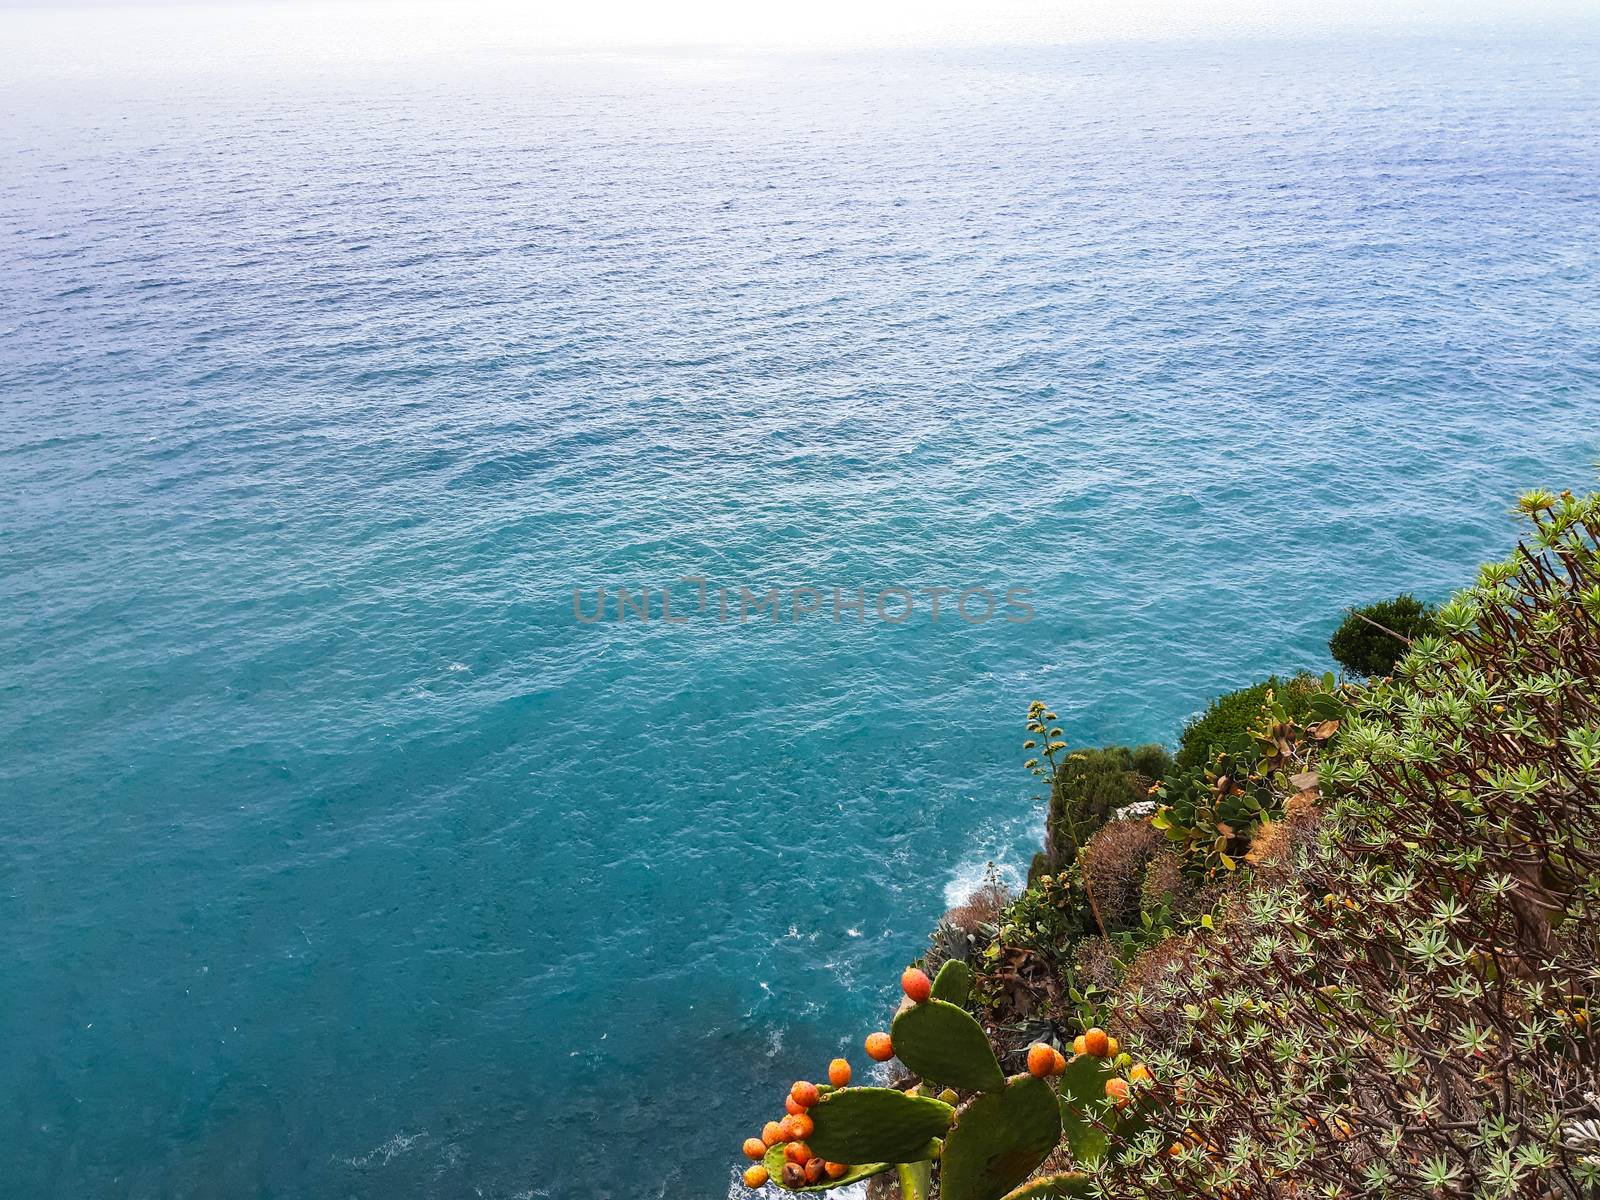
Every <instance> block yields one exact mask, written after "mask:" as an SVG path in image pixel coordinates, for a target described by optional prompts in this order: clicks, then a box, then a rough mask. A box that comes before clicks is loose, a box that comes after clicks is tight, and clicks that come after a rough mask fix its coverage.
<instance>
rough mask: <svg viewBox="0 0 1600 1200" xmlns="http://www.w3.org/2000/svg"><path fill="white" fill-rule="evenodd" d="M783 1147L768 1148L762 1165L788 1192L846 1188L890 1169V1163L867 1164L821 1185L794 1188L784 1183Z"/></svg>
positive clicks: (773, 1179)
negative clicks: (847, 1185)
mask: <svg viewBox="0 0 1600 1200" xmlns="http://www.w3.org/2000/svg"><path fill="white" fill-rule="evenodd" d="M783 1147H784V1143H783V1142H779V1143H778V1144H777V1145H776V1146H769V1147H767V1156H766V1158H764V1159H763V1160H762V1164H763V1165H764V1166H765V1167H766V1168H767V1176H768V1178H770V1179H771V1180H772V1183H773V1185H774V1186H776V1187H780V1188H782V1189H783V1190H784V1191H786V1192H826V1191H830V1190H832V1189H833V1188H841V1187H844V1186H845V1184H847V1183H856V1182H859V1181H860V1180H863V1179H866V1178H868V1177H869V1176H872V1175H876V1174H877V1173H878V1172H879V1171H887V1170H888V1169H889V1164H888V1163H867V1164H866V1165H865V1166H860V1167H851V1168H850V1169H849V1170H848V1171H846V1172H845V1173H844V1174H843V1175H841V1176H840V1177H839V1178H838V1179H823V1181H822V1182H821V1183H808V1184H806V1185H805V1186H804V1187H797V1188H792V1187H789V1186H788V1185H787V1184H785V1183H784V1182H783V1164H784V1157H783Z"/></svg>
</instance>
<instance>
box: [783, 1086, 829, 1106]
mask: <svg viewBox="0 0 1600 1200" xmlns="http://www.w3.org/2000/svg"><path fill="white" fill-rule="evenodd" d="M789 1099H791V1100H793V1101H794V1102H795V1103H796V1104H798V1105H800V1106H801V1107H802V1108H810V1107H811V1106H812V1105H813V1104H815V1103H816V1102H817V1101H818V1100H821V1099H822V1093H821V1092H819V1091H817V1085H816V1084H814V1083H807V1082H806V1081H805V1080H804V1079H802V1080H799V1081H798V1082H796V1084H795V1085H794V1086H793V1087H792V1088H790V1089H789Z"/></svg>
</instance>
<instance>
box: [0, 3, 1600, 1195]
mask: <svg viewBox="0 0 1600 1200" xmlns="http://www.w3.org/2000/svg"><path fill="white" fill-rule="evenodd" d="M8 19H11V18H9V17H6V16H5V15H4V14H0V21H5V20H8ZM174 57H175V58H182V59H183V60H184V64H185V65H184V68H183V69H182V70H178V69H177V68H174V71H175V73H174V74H172V75H165V74H159V73H157V74H148V75H140V74H136V73H129V74H112V75H110V76H105V77H101V76H99V75H96V74H93V73H92V72H89V73H86V72H85V71H78V70H75V69H71V68H68V67H60V68H59V69H57V67H58V66H59V64H53V63H46V64H45V65H43V66H37V64H36V66H37V69H36V70H33V71H32V72H31V73H30V71H27V70H24V71H23V72H22V73H21V74H20V76H18V77H15V78H13V79H12V81H10V82H0V116H3V119H0V555H3V573H0V664H3V672H0V731H3V735H0V736H3V741H0V747H3V748H0V796H3V802H0V962H3V963H4V964H5V965H4V984H3V986H0V1148H3V1149H0V1194H4V1195H7V1196H19V1197H20V1196H28V1197H45V1196H63V1197H65V1196H71V1197H78V1198H81V1197H99V1196H106V1197H169V1196H246V1195H248V1196H261V1197H291V1196H349V1197H368V1196H371V1197H386V1198H387V1197H457V1196H483V1197H530V1196H537V1197H543V1196H552V1197H583V1196H596V1195H603V1196H627V1197H633V1196H671V1197H678V1196H691V1195H692V1196H720V1195H722V1194H723V1193H724V1192H725V1191H727V1190H728V1188H729V1184H730V1180H731V1179H732V1166H733V1162H734V1159H735V1157H736V1153H737V1146H738V1144H739V1141H740V1140H741V1139H742V1138H743V1137H744V1136H746V1135H747V1134H748V1133H749V1132H751V1131H752V1130H753V1129H754V1127H755V1126H757V1125H758V1124H759V1122H760V1121H761V1120H763V1119H765V1118H766V1117H767V1116H768V1115H770V1114H771V1112H772V1111H773V1109H774V1108H775V1107H776V1104H777V1097H778V1095H779V1092H780V1088H781V1086H782V1085H783V1084H784V1083H786V1082H787V1081H788V1080H791V1079H793V1078H796V1077H799V1076H801V1075H806V1074H815V1073H816V1072H817V1071H818V1070H819V1069H820V1068H821V1066H822V1064H824V1063H825V1062H826V1061H827V1059H828V1058H830V1057H831V1056H833V1055H834V1054H836V1053H839V1052H842V1051H845V1050H847V1049H850V1050H853V1049H854V1048H855V1047H856V1046H858V1045H859V1038H860V1037H861V1036H862V1035H863V1034H864V1033H865V1032H867V1031H868V1030H869V1029H871V1028H873V1027H875V1026H876V1025H877V1024H878V1023H879V1020H880V1018H881V1016H882V1014H883V1013H884V1012H885V1011H886V1010H887V1008H888V1006H889V1005H890V1004H891V1002H892V996H891V993H892V991H893V989H894V980H895V978H896V975H897V973H898V968H899V966H900V965H901V964H902V963H903V962H904V961H905V960H906V959H908V958H909V957H911V956H913V955H914V954H916V953H917V952H918V951H919V948H920V947H921V945H922V944H923V939H924V936H925V934H926V931H927V930H928V929H929V928H930V926H931V925H932V923H933V921H934V920H935V918H936V917H937V915H938V914H939V912H940V910H941V908H942V907H943V906H944V904H945V903H946V901H947V900H950V899H955V898H959V897H960V895H961V894H962V891H963V888H964V887H965V886H966V885H968V884H970V883H971V882H972V881H974V880H976V878H977V877H978V876H979V875H980V874H981V872H982V870H983V866H984V863H985V862H986V861H988V860H989V859H994V860H996V861H997V862H999V863H1000V864H1002V866H1003V867H1004V868H1006V869H1007V870H1008V871H1011V872H1013V873H1014V872H1016V871H1017V870H1019V869H1021V868H1022V867H1023V866H1024V865H1025V863H1026V861H1027V857H1028V855H1029V854H1030V853H1031V851H1032V850H1033V848H1034V847H1035V844H1036V842H1037V840H1038V837H1039V833H1040V827H1039V807H1038V804H1037V802H1036V801H1035V799H1033V788H1032V787H1031V786H1030V784H1031V783H1032V781H1031V779H1030V777H1029V776H1028V775H1027V774H1026V773H1025V772H1024V771H1023V770H1022V768H1021V761H1020V760H1021V758H1022V757H1023V756H1022V754H1021V752H1020V740H1021V727H1022V721H1023V714H1024V711H1025V709H1026V706H1027V704H1028V701H1029V700H1030V699H1032V698H1034V697H1036V696H1037V697H1043V698H1045V699H1047V700H1048V701H1049V702H1050V703H1052V704H1053V705H1054V706H1055V707H1056V708H1057V711H1058V712H1059V713H1060V714H1061V717H1062V722H1061V723H1062V724H1063V725H1064V726H1065V728H1066V730H1067V736H1068V738H1069V740H1071V741H1073V742H1074V743H1076V744H1089V743H1096V742H1099V741H1102V740H1106V739H1121V740H1141V739H1171V738H1172V737H1173V735H1174V734H1175V732H1176V731H1177V730H1178V728H1179V727H1180V726H1181V724H1182V722H1183V720H1184V718H1185V717H1186V716H1187V715H1188V714H1190V713H1192V712H1193V711H1194V710H1195V709H1197V708H1198V707H1200V706H1201V705H1202V704H1203V703H1204V702H1205V700H1206V699H1207V697H1208V696H1210V695H1211V694H1213V693H1215V692H1216V691H1217V690H1219V689H1221V688H1224V687H1227V686H1230V685H1235V684H1239V683H1242V682H1244V681H1247V680H1250V679H1252V678H1254V677H1256V676H1259V675H1261V674H1263V673H1265V672H1268V671H1271V670H1279V671H1283V670H1292V669H1296V668H1301V667H1305V668H1311V669H1317V670H1320V669H1323V668H1325V667H1328V666H1329V665H1331V664H1329V662H1328V660H1327V658H1326V652H1325V642H1326V638H1327V636H1328V634H1329V632H1330V631H1331V629H1332V627H1333V626H1334V625H1335V624H1336V622H1337V620H1338V618H1339V616H1340V610H1341V608H1342V607H1343V606H1345V605H1347V604H1350V603H1354V602H1360V601H1365V600H1369V599H1373V598H1377V597H1380V596H1383V595H1386V594H1391V593H1393V592H1395V591H1397V590H1400V589H1402V588H1409V589H1412V590H1414V591H1417V592H1419V593H1421V594H1425V595H1427V596H1430V597H1438V596H1442V595H1444V594H1446V593H1447V592H1448V591H1449V590H1450V589H1452V588H1453V587H1455V586H1457V585H1459V584H1461V583H1462V582H1464V581H1466V580H1467V579H1468V578H1469V577H1470V574H1471V572H1472V570H1473V567H1474V565H1475V564H1476V563H1477V562H1479V561H1480V560H1482V559H1484V558H1487V557H1491V556H1498V555H1500V554H1502V553H1503V552H1504V551H1505V550H1506V549H1507V547H1508V546H1509V544H1510V541H1511V539H1512V537H1513V536H1514V533H1513V524H1512V522H1511V519H1510V517H1509V516H1508V515H1507V507H1508V505H1509V504H1510V502H1511V500H1512V498H1513V497H1514V495H1515V493H1516V492H1517V491H1518V490H1519V489H1520V488H1522V487H1525V486H1529V485H1533V484H1550V485H1555V486H1575V487H1576V486H1585V485H1586V484H1587V483H1588V482H1589V480H1590V479H1591V477H1592V476H1591V472H1590V471H1589V469H1588V466H1587V464H1588V463H1590V462H1591V461H1592V460H1594V459H1595V458H1596V457H1597V455H1600V420H1597V418H1600V350H1597V347H1600V263H1597V248H1600V140H1597V139H1596V138H1595V136H1594V134H1595V129H1596V119H1597V117H1600V69H1597V68H1600V42H1597V41H1596V40H1595V38H1594V36H1593V35H1592V34H1591V33H1588V32H1584V31H1578V32H1575V33H1573V34H1571V35H1569V36H1562V37H1538V38H1505V39H1500V40H1494V41H1490V40H1484V39H1482V38H1477V39H1468V38H1456V39H1452V38H1434V39H1426V40H1389V41H1363V40H1356V39H1345V40H1336V41H1324V42H1263V43H1231V44H1230V43H1206V44H1182V45H1180V44H1158V43H1135V44H1122V45H1105V46H1083V47H1077V48H1066V49H1061V50H1052V51H1031V52H1023V51H1017V52H1001V51H986V52H981V53H979V52H966V53H956V52H948V53H910V52H905V53H899V54H887V55H885V54H873V55H865V54H836V55H822V56H811V57H805V56H793V55H790V56H782V55H757V54H744V55H715V54H710V53H689V52H683V53H679V54H670V55H649V54H638V55H621V54H612V55H561V56H546V57H540V56H536V55H521V56H518V55H511V54H508V53H495V54H488V53H486V54H485V55H483V56H482V57H479V58H464V59H460V60H454V61H451V62H448V63H445V64H440V65H436V66H435V68H434V69H433V70H432V71H431V72H430V73H429V74H428V75H427V76H426V77H424V78H420V79H419V77H418V75H417V74H416V72H414V71H408V70H403V69H401V67H399V66H396V65H393V64H386V63H384V62H382V61H376V62H363V63H361V64H360V65H359V67H358V68H352V69H350V70H348V71H329V70H324V69H322V68H321V67H320V66H319V65H312V66H306V67H304V69H289V67H286V66H285V65H284V64H277V66H278V67H284V69H281V70H279V69H275V68H274V69H268V68H269V67H273V64H270V63H269V64H268V65H267V66H265V67H262V68H261V69H260V70H259V71H256V72H253V73H252V72H250V71H244V72H224V71H221V70H210V69H208V68H207V64H206V62H205V61H204V59H203V56H197V57H195V58H193V59H192V60H191V59H190V58H188V57H186V56H183V55H175V56H174ZM682 577H700V578H704V579H706V580H708V581H709V585H710V587H712V588H713V589H714V588H716V587H718V586H727V587H731V588H733V589H734V595H735V597H737V589H738V588H739V587H741V586H744V587H748V588H750V589H751V590H752V591H753V592H755V593H757V594H761V593H764V592H765V590H766V589H767V588H768V587H771V586H778V587H783V588H790V587H796V586H814V587H816V588H818V589H832V588H834V587H840V588H843V589H846V590H847V592H852V593H853V591H854V589H856V588H858V587H860V588H864V589H867V590H868V597H869V599H868V601H867V613H866V619H864V620H862V621H861V622H859V623H857V622H856V621H855V620H854V618H853V617H851V616H850V614H848V613H846V614H845V616H846V618H848V619H844V620H840V621H837V622H836V621H835V620H834V619H833V616H832V613H831V611H830V610H825V611H824V612H822V613H820V614H810V615H802V616H801V617H799V618H798V619H794V618H793V613H792V607H791V609H790V610H788V611H785V612H784V614H783V619H781V620H779V621H776V622H774V621H772V620H770V619H768V618H767V617H766V616H765V615H764V614H763V615H762V616H761V617H760V618H757V619H751V620H747V621H744V622H743V623H741V622H740V621H739V620H738V619H737V608H735V610H734V616H733V617H732V618H731V619H730V620H729V621H727V622H726V623H723V622H719V621H718V619H717V616H716V602H715V592H713V593H712V603H711V606H710V611H708V612H699V611H693V610H691V611H687V612H685V609H684V608H683V607H680V602H681V603H683V604H685V605H687V604H688V603H689V602H690V601H691V600H692V599H694V598H695V588H694V586H693V585H689V584H680V583H678V580H679V579H680V578H682ZM619 585H620V586H625V587H628V588H630V589H634V590H635V591H637V590H638V589H641V588H651V589H655V594H656V595H657V596H659V589H660V588H661V587H662V586H664V585H665V586H669V587H671V588H672V603H673V606H674V610H675V611H677V612H679V613H680V614H683V615H686V616H687V620H686V621H685V622H684V623H683V624H670V625H669V624H665V623H663V622H662V621H661V620H660V611H659V606H658V604H659V602H657V606H656V607H655V608H654V615H655V617H656V619H654V620H652V621H650V622H648V623H644V622H641V621H639V620H637V619H634V620H630V621H628V622H626V623H623V622H620V621H618V620H617V619H616V613H615V607H614V603H615V602H614V589H615V588H616V587H618V586H619ZM599 587H605V588H609V589H612V595H613V602H612V603H613V607H612V609H611V611H610V616H609V617H608V619H606V620H604V621H601V622H597V623H594V624H585V623H581V622H579V621H578V620H575V619H574V615H573V608H572V592H573V589H574V588H584V589H588V591H587V593H586V595H588V596H590V597H592V595H593V589H595V588H599ZM894 587H903V588H908V589H919V588H927V587H949V588H952V589H962V588H984V589H989V590H990V591H992V592H993V593H995V594H996V595H1000V594H1003V593H1004V592H1005V591H1006V590H1007V589H1011V588H1016V589H1026V590H1027V592H1028V594H1029V599H1028V603H1030V605H1031V607H1032V609H1033V612H1034V619H1033V620H1031V621H1027V622H1022V621H1007V620H1005V619H1004V616H1005V615H1007V613H1008V612H1009V614H1010V615H1013V616H1016V615H1018V611H1017V610H1014V609H1013V610H1006V609H1004V608H1003V605H1002V608H1001V610H1000V611H998V612H997V614H996V616H995V617H994V618H993V619H991V620H989V621H986V622H982V623H968V622H966V621H962V620H960V619H959V618H954V619H953V618H952V616H951V612H950V608H949V607H948V606H949V605H950V603H951V600H950V599H949V598H946V600H945V604H946V608H945V609H944V611H943V612H942V614H941V618H940V620H939V621H938V622H935V621H933V620H932V619H931V613H930V612H929V611H928V610H929V605H928V598H927V597H925V596H924V597H920V598H916V599H914V603H915V604H916V608H915V609H914V611H913V614H912V616H911V618H910V619H907V620H905V621H904V622H901V623H898V624H893V623H890V622H888V621H885V620H882V619H879V618H878V616H877V614H876V613H875V612H874V611H873V604H872V600H871V598H870V597H871V596H872V595H873V594H875V593H876V592H877V591H878V590H880V589H883V588H894ZM827 595H828V597H829V598H830V599H831V592H829V593H827ZM899 603H900V602H899V601H898V600H892V601H891V606H890V608H889V609H888V610H887V611H889V612H890V615H891V616H893V615H896V609H897V608H898V606H899ZM586 604H587V605H588V606H589V607H590V609H591V610H592V600H589V601H586ZM857 1057H858V1058H859V1055H857Z"/></svg>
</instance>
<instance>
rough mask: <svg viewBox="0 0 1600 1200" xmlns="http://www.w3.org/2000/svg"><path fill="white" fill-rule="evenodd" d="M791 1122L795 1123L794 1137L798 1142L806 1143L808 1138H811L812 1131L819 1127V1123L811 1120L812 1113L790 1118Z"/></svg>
mask: <svg viewBox="0 0 1600 1200" xmlns="http://www.w3.org/2000/svg"><path fill="white" fill-rule="evenodd" d="M789 1120H791V1121H793V1122H794V1137H795V1141H797V1142H803V1141H805V1140H806V1138H808V1137H810V1136H811V1132H812V1130H814V1129H816V1127H817V1123H816V1122H815V1121H813V1120H812V1119H811V1114H810V1113H799V1114H797V1115H796V1116H793V1117H790V1118H789Z"/></svg>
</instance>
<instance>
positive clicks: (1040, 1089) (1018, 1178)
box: [939, 1075, 1061, 1200]
mask: <svg viewBox="0 0 1600 1200" xmlns="http://www.w3.org/2000/svg"><path fill="white" fill-rule="evenodd" d="M1060 1139H1061V1110H1060V1108H1059V1107H1058V1106H1057V1102H1056V1095H1055V1092H1053V1091H1052V1090H1051V1088H1050V1085H1049V1084H1048V1083H1047V1082H1045V1081H1044V1080H1043V1079H1037V1078H1035V1077H1034V1076H1032V1075H1018V1076H1016V1077H1014V1078H1012V1079H1010V1080H1008V1081H1007V1082H1006V1084H1005V1086H1004V1087H1003V1088H1002V1089H1000V1090H999V1091H992V1092H986V1093H984V1094H983V1095H981V1096H979V1097H977V1098H976V1099H974V1100H972V1101H971V1102H970V1103H968V1104H967V1105H966V1106H965V1107H963V1108H962V1109H961V1110H960V1111H959V1112H958V1113H957V1114H956V1123H955V1125H954V1126H953V1127H952V1128H951V1130H950V1136H949V1137H947V1138H945V1142H944V1153H943V1154H942V1155H941V1156H940V1159H939V1163H940V1168H939V1189H940V1190H939V1195H940V1197H941V1200H1000V1198H1001V1197H1003V1196H1004V1195H1005V1194H1006V1193H1007V1192H1008V1191H1010V1190H1011V1189H1012V1188H1014V1187H1016V1186H1017V1185H1018V1184H1020V1183H1021V1182H1022V1181H1023V1180H1025V1179H1027V1178H1028V1176H1029V1175H1032V1174H1033V1173H1034V1172H1035V1171H1036V1170H1038V1169H1039V1164H1040V1163H1042V1162H1044V1160H1045V1159H1046V1158H1048V1157H1049V1156H1050V1152H1051V1151H1052V1150H1054V1149H1055V1148H1056V1143H1057V1142H1058V1141H1060Z"/></svg>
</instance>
